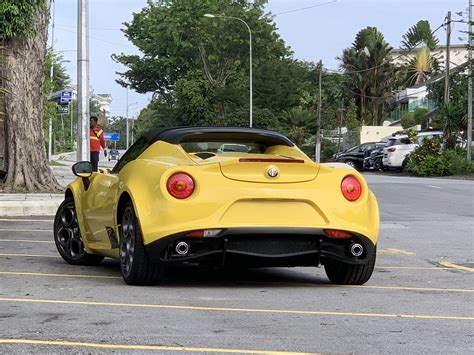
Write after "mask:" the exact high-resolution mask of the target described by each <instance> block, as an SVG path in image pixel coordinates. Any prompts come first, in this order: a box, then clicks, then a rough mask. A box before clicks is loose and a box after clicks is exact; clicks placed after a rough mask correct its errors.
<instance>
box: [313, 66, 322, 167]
mask: <svg viewBox="0 0 474 355" xmlns="http://www.w3.org/2000/svg"><path fill="white" fill-rule="evenodd" d="M322 75H323V61H322V60H320V61H319V83H318V86H319V95H318V96H319V97H318V119H317V124H316V140H315V141H316V151H315V156H314V160H315V161H316V163H320V162H321V81H322Z"/></svg>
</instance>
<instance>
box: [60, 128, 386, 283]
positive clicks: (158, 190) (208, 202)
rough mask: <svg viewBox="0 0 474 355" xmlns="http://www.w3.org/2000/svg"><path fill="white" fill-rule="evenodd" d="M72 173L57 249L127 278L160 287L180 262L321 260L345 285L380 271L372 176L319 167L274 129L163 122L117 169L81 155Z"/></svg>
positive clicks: (334, 166)
mask: <svg viewBox="0 0 474 355" xmlns="http://www.w3.org/2000/svg"><path fill="white" fill-rule="evenodd" d="M222 147H224V148H225V149H224V148H222ZM243 148H245V149H243ZM73 172H74V174H75V175H77V176H78V179H76V180H75V181H74V182H72V183H71V184H70V185H69V186H68V187H67V189H66V193H65V200H64V202H63V203H62V204H61V206H60V207H59V209H58V212H57V214H56V218H55V222H54V240H55V243H56V246H57V248H58V251H59V253H60V254H61V256H62V257H63V258H64V260H66V261H67V262H68V263H70V264H89V265H90V264H97V263H99V262H100V261H101V260H102V259H103V258H104V257H111V258H115V259H117V260H119V261H120V269H121V271H122V275H123V278H124V280H125V282H126V283H127V284H131V285H144V284H155V283H158V282H159V281H160V280H161V279H162V277H163V270H164V268H165V267H166V265H168V264H173V263H198V264H206V265H212V266H226V265H237V266H240V267H267V266H285V267H287V266H319V265H321V264H322V265H324V268H325V270H326V274H327V276H328V278H329V279H330V280H331V281H332V282H334V283H340V284H363V283H365V282H366V281H367V280H369V278H370V276H371V275H372V272H373V270H374V265H375V256H376V243H377V237H378V229H379V210H378V206H377V201H376V199H375V197H374V195H373V194H372V192H371V191H370V190H369V188H368V186H367V184H366V182H365V180H364V179H363V177H362V176H361V175H360V174H359V173H358V172H357V171H356V170H354V169H353V168H351V167H349V166H348V165H345V164H341V163H332V164H316V163H314V162H313V161H311V160H310V159H309V158H308V157H307V156H306V155H305V154H304V153H303V152H301V151H300V150H299V149H298V148H297V147H296V146H295V145H294V144H293V143H292V142H291V141H290V140H289V139H288V138H286V137H285V136H283V135H281V134H279V133H276V132H272V131H266V130H261V129H252V128H226V127H201V128H199V127H198V128H196V127H192V128H190V127H185V128H183V127H181V128H167V129H163V128H157V129H153V130H151V131H149V132H147V133H145V134H143V135H142V136H141V138H140V139H139V140H138V141H137V142H136V143H135V144H133V145H132V146H131V147H130V149H129V150H128V151H127V152H126V153H125V154H124V155H123V156H122V158H121V159H120V160H119V161H118V162H117V164H116V165H115V167H114V168H113V169H112V170H111V171H105V170H101V171H100V172H92V165H91V163H89V162H79V163H76V164H75V165H74V166H73Z"/></svg>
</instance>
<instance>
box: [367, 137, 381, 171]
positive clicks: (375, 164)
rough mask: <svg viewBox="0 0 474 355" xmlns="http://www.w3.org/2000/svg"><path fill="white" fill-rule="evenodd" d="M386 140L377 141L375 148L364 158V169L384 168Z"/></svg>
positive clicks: (376, 169)
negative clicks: (383, 159)
mask: <svg viewBox="0 0 474 355" xmlns="http://www.w3.org/2000/svg"><path fill="white" fill-rule="evenodd" d="M384 147H385V142H379V143H375V148H374V149H372V150H371V151H369V152H368V155H367V156H366V157H365V158H364V166H363V168H364V170H375V171H379V170H381V169H382V158H383V148H384Z"/></svg>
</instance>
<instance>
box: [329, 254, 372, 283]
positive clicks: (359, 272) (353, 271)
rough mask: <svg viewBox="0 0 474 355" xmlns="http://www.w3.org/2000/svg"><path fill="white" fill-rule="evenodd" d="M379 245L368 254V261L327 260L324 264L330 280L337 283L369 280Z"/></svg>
mask: <svg viewBox="0 0 474 355" xmlns="http://www.w3.org/2000/svg"><path fill="white" fill-rule="evenodd" d="M376 254H377V247H375V248H374V251H373V252H372V254H371V255H369V256H368V260H367V263H365V264H362V265H359V264H348V263H344V262H342V261H337V260H327V261H326V263H325V264H324V269H325V270H326V275H327V276H328V278H329V280H330V281H331V282H332V283H335V284H342V285H362V284H364V283H366V282H367V281H369V279H370V277H371V276H372V273H373V272H374V267H375V258H376Z"/></svg>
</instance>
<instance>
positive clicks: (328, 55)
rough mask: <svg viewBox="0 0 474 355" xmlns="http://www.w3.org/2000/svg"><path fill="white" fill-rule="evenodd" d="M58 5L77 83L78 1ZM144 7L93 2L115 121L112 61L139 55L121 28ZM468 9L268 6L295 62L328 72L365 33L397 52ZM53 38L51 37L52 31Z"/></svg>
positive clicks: (323, 0)
mask: <svg viewBox="0 0 474 355" xmlns="http://www.w3.org/2000/svg"><path fill="white" fill-rule="evenodd" d="M196 1H199V0H196ZM55 3H56V4H55V8H56V11H55V24H56V26H55V41H54V47H55V50H56V51H64V52H63V55H64V58H65V59H66V60H67V61H69V62H67V63H65V67H66V69H67V72H68V74H69V75H70V76H71V79H72V82H73V83H76V53H77V52H76V43H77V39H76V26H77V0H55ZM145 4H146V0H89V11H90V18H89V26H90V32H89V36H90V40H89V46H90V84H91V86H92V87H93V88H94V91H95V92H96V93H99V94H102V93H104V94H105V93H106V94H111V95H112V98H113V102H112V105H111V115H112V116H119V115H122V116H124V115H125V113H126V99H125V97H126V92H125V89H124V88H123V87H121V86H120V85H118V84H117V83H115V79H117V77H118V76H117V74H116V72H117V71H122V70H123V69H124V68H123V67H122V66H120V65H119V64H117V63H115V62H113V61H112V59H111V58H110V56H111V55H112V54H113V53H120V52H124V53H127V54H135V53H137V50H136V49H135V48H134V47H133V45H131V44H130V43H129V42H128V41H127V39H126V38H125V37H124V35H123V33H122V32H121V31H120V28H122V27H123V25H122V23H123V22H125V21H130V20H131V18H132V13H133V12H138V11H139V10H140V9H141V8H143V7H144V6H145ZM319 4H322V5H321V6H318V5H319ZM467 6H468V0H339V1H337V2H332V0H269V3H268V5H267V11H269V12H271V13H272V14H274V15H275V22H276V24H277V27H278V32H279V33H280V35H281V37H282V38H283V40H284V41H285V42H286V44H287V45H288V46H290V47H291V49H292V50H293V52H294V57H295V58H296V59H301V60H308V61H319V60H320V59H322V60H323V62H324V64H325V66H326V67H328V68H334V69H335V68H337V67H338V65H339V63H338V61H337V60H336V57H337V56H339V55H341V53H342V50H343V49H344V48H347V47H349V46H350V45H351V43H352V41H353V40H354V37H355V35H356V33H357V32H358V31H359V30H360V29H362V28H365V27H367V26H375V27H377V28H378V29H379V30H380V31H381V32H382V33H383V34H384V36H385V38H386V40H387V41H388V42H389V43H390V44H391V45H392V46H393V47H398V46H399V45H400V42H401V39H402V36H403V34H404V33H406V31H407V30H408V28H409V27H411V26H412V25H414V24H415V23H416V22H418V21H419V20H422V19H423V20H428V21H430V23H431V27H432V29H436V28H437V27H438V26H439V25H441V24H442V23H443V20H444V18H445V16H446V14H447V12H448V11H451V12H452V16H453V19H457V18H459V16H457V15H456V13H457V12H460V11H465V10H466V9H467ZM298 9H301V10H298ZM294 10H297V11H294ZM466 29H467V25H465V24H462V23H454V29H453V34H452V40H451V41H452V43H462V42H463V41H464V42H465V41H466V39H459V37H464V38H465V37H466V35H465V34H463V33H462V32H460V31H462V30H466ZM49 34H50V37H51V29H50V33H49ZM436 34H437V35H438V38H439V39H440V43H441V44H443V43H445V40H446V32H445V29H444V28H441V29H439V30H438V31H437V32H436ZM149 97H150V95H140V94H137V93H135V92H133V91H130V92H129V116H130V117H132V116H135V117H136V116H137V115H138V113H139V111H140V109H142V108H143V107H144V106H146V104H147V102H148V100H149Z"/></svg>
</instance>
